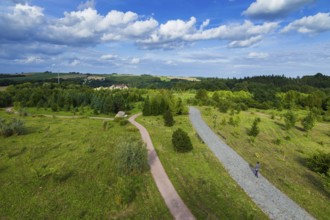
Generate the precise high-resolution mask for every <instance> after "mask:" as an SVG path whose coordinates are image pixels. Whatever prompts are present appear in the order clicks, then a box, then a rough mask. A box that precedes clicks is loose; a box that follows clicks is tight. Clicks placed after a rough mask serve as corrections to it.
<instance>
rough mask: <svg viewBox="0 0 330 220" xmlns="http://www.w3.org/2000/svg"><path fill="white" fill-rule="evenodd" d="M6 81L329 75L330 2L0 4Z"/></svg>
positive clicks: (0, 53) (30, 0) (0, 60)
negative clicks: (79, 76)
mask: <svg viewBox="0 0 330 220" xmlns="http://www.w3.org/2000/svg"><path fill="white" fill-rule="evenodd" d="M0 67H1V69H0V72H2V73H20V72H32V71H38V72H40V71H46V70H49V71H53V72H57V71H59V72H69V71H78V72H82V73H87V72H90V73H114V72H116V73H132V74H152V75H171V76H212V77H225V78H227V77H229V78H232V77H243V76H253V75H269V74H280V75H282V74H284V75H286V76H292V77H295V76H302V75H311V74H315V73H317V72H321V73H323V74H326V75H330V2H329V0H87V1H85V0H82V1H81V0H70V1H68V0H1V1H0Z"/></svg>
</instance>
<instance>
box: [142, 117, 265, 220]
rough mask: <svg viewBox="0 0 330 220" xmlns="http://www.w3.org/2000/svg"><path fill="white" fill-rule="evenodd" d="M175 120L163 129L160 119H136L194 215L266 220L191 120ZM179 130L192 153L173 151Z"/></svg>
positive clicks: (183, 118)
mask: <svg viewBox="0 0 330 220" xmlns="http://www.w3.org/2000/svg"><path fill="white" fill-rule="evenodd" d="M175 120H176V124H175V126H174V127H164V126H163V119H162V117H160V116H158V117H155V116H150V117H139V118H138V119H137V121H139V122H140V123H141V124H143V125H144V126H145V127H146V128H147V129H148V131H149V133H150V135H151V138H152V141H153V144H154V146H155V148H156V150H157V153H158V155H159V157H160V160H161V162H162V164H163V166H164V168H165V170H166V172H167V174H168V175H169V177H170V179H171V181H172V183H173V184H174V187H175V188H176V189H177V190H178V193H179V194H180V196H181V197H182V199H183V200H184V202H185V203H186V204H187V206H188V207H189V208H190V210H191V211H192V212H193V214H194V215H195V216H196V217H197V218H198V219H267V217H266V216H265V215H264V214H263V213H262V211H261V210H260V209H259V208H258V207H256V205H255V204H254V203H253V202H252V201H251V200H250V199H249V198H248V197H247V195H246V194H245V193H244V192H243V190H242V189H241V188H240V187H239V186H238V185H237V184H236V183H235V182H234V181H233V180H232V179H231V178H230V177H229V175H228V174H227V172H226V171H225V169H224V168H223V167H222V166H221V164H220V163H219V162H218V160H217V159H216V158H215V156H214V155H213V154H212V152H211V151H210V150H209V149H208V148H207V147H206V146H205V145H204V144H202V143H201V141H200V140H199V139H198V138H197V136H196V133H195V131H194V130H193V128H192V126H191V124H190V122H189V119H188V116H177V117H175ZM178 127H181V128H182V129H183V130H185V131H187V132H188V133H189V136H190V137H191V140H192V142H193V146H194V150H193V151H192V152H189V153H183V154H182V153H176V152H175V151H174V149H173V147H172V143H171V137H172V133H173V131H174V130H175V129H176V128H178Z"/></svg>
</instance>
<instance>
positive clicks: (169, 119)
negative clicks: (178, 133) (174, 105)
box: [163, 109, 174, 127]
mask: <svg viewBox="0 0 330 220" xmlns="http://www.w3.org/2000/svg"><path fill="white" fill-rule="evenodd" d="M163 118H164V124H165V126H168V127H171V126H173V125H174V119H173V115H172V112H171V110H169V109H168V110H166V111H165V113H164V115H163Z"/></svg>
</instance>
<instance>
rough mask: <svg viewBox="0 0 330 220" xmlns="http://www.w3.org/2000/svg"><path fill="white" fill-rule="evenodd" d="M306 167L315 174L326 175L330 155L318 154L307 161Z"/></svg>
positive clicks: (329, 166)
mask: <svg viewBox="0 0 330 220" xmlns="http://www.w3.org/2000/svg"><path fill="white" fill-rule="evenodd" d="M307 164H308V166H309V167H310V168H311V169H312V170H314V171H315V172H318V173H322V174H326V175H328V174H329V173H328V171H329V168H330V153H327V154H326V153H318V154H315V155H313V156H312V157H310V158H309V159H308V162H307Z"/></svg>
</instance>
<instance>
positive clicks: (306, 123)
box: [301, 112, 315, 132]
mask: <svg viewBox="0 0 330 220" xmlns="http://www.w3.org/2000/svg"><path fill="white" fill-rule="evenodd" d="M301 125H302V126H303V127H304V130H305V131H307V132H308V131H310V130H312V128H313V127H314V125H315V117H314V115H313V113H311V112H310V113H309V114H308V115H307V116H306V117H305V118H303V119H302V120H301Z"/></svg>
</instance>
